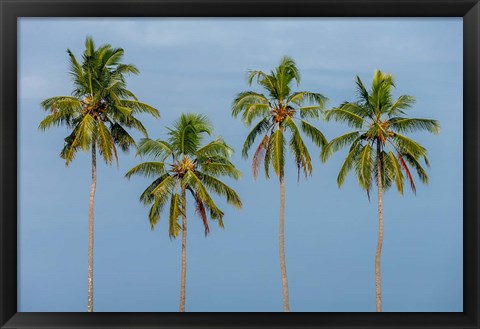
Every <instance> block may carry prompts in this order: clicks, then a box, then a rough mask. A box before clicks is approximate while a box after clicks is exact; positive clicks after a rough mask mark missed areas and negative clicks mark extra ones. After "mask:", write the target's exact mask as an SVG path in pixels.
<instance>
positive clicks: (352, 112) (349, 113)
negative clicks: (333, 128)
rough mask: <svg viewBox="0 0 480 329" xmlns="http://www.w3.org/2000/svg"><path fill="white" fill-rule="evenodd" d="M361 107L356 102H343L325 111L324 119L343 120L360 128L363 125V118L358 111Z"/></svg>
mask: <svg viewBox="0 0 480 329" xmlns="http://www.w3.org/2000/svg"><path fill="white" fill-rule="evenodd" d="M360 110H363V108H362V107H361V106H360V105H359V104H356V103H343V104H342V105H341V106H340V107H339V108H333V109H331V110H328V111H326V112H325V120H326V121H330V120H331V119H334V120H335V121H339V122H344V123H346V124H347V125H349V126H350V127H353V128H357V129H360V128H362V127H363V122H364V119H363V117H362V116H360V115H359V114H358V113H359V112H360Z"/></svg>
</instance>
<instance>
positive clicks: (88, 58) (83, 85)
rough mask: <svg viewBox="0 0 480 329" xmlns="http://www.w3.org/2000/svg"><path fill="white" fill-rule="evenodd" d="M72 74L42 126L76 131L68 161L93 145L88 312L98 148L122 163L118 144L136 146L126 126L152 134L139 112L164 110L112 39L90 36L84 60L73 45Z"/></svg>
mask: <svg viewBox="0 0 480 329" xmlns="http://www.w3.org/2000/svg"><path fill="white" fill-rule="evenodd" d="M67 53H68V55H69V57H70V74H71V76H72V78H73V84H74V90H73V92H72V95H71V96H55V97H51V98H48V99H46V100H44V101H43V102H42V103H41V105H42V107H43V108H44V109H45V110H46V111H49V112H50V114H48V115H47V116H46V117H45V118H44V119H43V120H42V121H41V122H40V125H39V128H40V129H41V130H46V129H48V128H50V127H52V126H61V125H64V126H66V127H67V129H68V130H70V131H71V133H70V134H69V135H68V136H67V137H66V138H65V144H64V147H63V149H62V151H61V152H60V156H61V158H62V159H65V164H66V165H67V166H68V165H69V164H70V162H71V161H73V159H74V158H75V155H76V153H77V152H78V151H79V150H83V151H88V150H89V149H90V150H91V154H92V184H91V188H90V202H89V213H88V214H89V220H88V301H87V309H88V312H93V233H94V225H93V224H94V222H93V203H94V196H95V189H96V177H97V172H96V166H97V160H96V158H97V148H98V152H99V154H100V155H101V156H102V158H103V159H104V160H105V162H106V163H107V164H111V163H112V160H113V159H114V158H115V160H116V162H117V165H118V157H117V147H120V149H121V150H122V151H124V152H126V151H128V149H129V148H130V147H132V146H133V147H136V144H135V141H134V139H133V138H132V137H131V136H130V134H129V133H128V132H127V131H126V130H125V128H134V129H137V130H139V131H140V132H141V133H142V134H143V135H145V136H147V132H146V130H145V128H144V127H143V125H142V123H141V122H140V121H139V120H138V119H137V118H135V116H134V115H135V114H138V113H148V114H150V115H152V116H154V117H155V118H158V117H159V112H158V111H157V110H156V109H155V108H153V107H151V106H149V105H147V104H145V103H142V102H140V101H139V100H138V99H137V97H136V96H135V95H134V94H133V93H132V92H131V91H130V90H128V89H127V86H126V81H125V75H127V74H130V73H132V74H138V69H137V68H136V67H135V66H134V65H132V64H122V63H121V60H122V57H123V49H121V48H112V46H110V45H109V44H105V45H102V46H100V47H98V48H95V44H94V42H93V39H92V38H90V37H87V38H86V40H85V51H84V53H83V56H82V63H80V62H78V61H77V59H76V58H75V56H74V55H73V53H72V52H71V51H70V49H68V50H67Z"/></svg>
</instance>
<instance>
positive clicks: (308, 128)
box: [300, 120, 328, 148]
mask: <svg viewBox="0 0 480 329" xmlns="http://www.w3.org/2000/svg"><path fill="white" fill-rule="evenodd" d="M300 128H301V130H302V131H303V132H304V133H305V135H307V136H308V137H309V138H310V140H311V141H312V142H313V143H314V144H315V145H317V146H318V147H321V148H323V147H324V146H325V145H326V144H327V143H328V142H327V139H326V138H325V136H324V135H323V133H322V132H321V131H320V130H318V129H317V128H315V127H314V126H312V125H311V124H309V123H308V122H307V121H305V120H300Z"/></svg>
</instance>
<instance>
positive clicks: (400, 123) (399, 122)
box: [387, 117, 440, 134]
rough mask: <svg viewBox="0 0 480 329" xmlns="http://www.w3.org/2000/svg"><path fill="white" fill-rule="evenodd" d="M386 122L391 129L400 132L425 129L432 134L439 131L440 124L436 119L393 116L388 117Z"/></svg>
mask: <svg viewBox="0 0 480 329" xmlns="http://www.w3.org/2000/svg"><path fill="white" fill-rule="evenodd" d="M387 122H388V123H389V125H390V128H391V129H393V130H395V131H398V132H401V133H405V132H415V131H421V130H426V131H428V132H431V133H433V134H439V133H440V124H439V123H438V121H437V120H430V119H419V118H400V117H394V118H391V119H389V120H388V121H387Z"/></svg>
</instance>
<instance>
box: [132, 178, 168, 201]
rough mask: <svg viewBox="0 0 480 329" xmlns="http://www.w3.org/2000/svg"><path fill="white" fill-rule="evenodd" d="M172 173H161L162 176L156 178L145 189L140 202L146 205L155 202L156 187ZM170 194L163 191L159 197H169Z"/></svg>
mask: <svg viewBox="0 0 480 329" xmlns="http://www.w3.org/2000/svg"><path fill="white" fill-rule="evenodd" d="M169 176H170V174H169V173H165V174H163V175H161V176H160V177H158V178H157V179H155V180H154V181H153V182H152V183H151V184H150V185H149V186H148V187H147V188H146V189H145V191H143V193H142V194H141V195H140V199H139V200H140V202H141V203H143V204H144V205H149V204H151V203H153V201H154V199H155V195H153V193H152V192H153V191H154V190H155V188H157V186H158V185H159V184H160V183H162V182H163V181H164V180H165V179H166V178H167V177H169ZM169 195H170V194H169V193H163V194H161V195H159V197H167V198H168V196H169Z"/></svg>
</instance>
